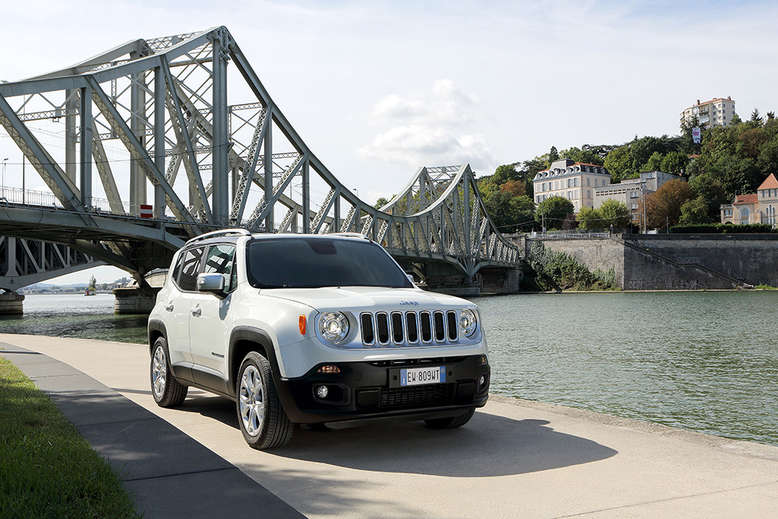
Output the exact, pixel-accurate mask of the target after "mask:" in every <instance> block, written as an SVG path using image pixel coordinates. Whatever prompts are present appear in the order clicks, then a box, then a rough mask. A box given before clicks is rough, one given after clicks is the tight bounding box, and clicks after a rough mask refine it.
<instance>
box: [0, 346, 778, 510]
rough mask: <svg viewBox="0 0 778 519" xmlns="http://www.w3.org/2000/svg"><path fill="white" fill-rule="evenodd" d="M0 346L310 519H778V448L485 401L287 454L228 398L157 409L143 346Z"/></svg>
mask: <svg viewBox="0 0 778 519" xmlns="http://www.w3.org/2000/svg"><path fill="white" fill-rule="evenodd" d="M0 342H5V343H8V344H11V345H13V346H14V347H16V346H20V347H24V348H29V349H32V350H35V351H40V352H42V353H45V354H46V355H49V356H51V357H53V358H55V359H58V360H60V361H63V362H65V363H67V364H69V365H71V366H73V367H74V368H76V369H78V370H81V371H83V372H84V373H85V374H87V375H88V376H91V377H94V378H95V379H97V380H98V381H100V382H101V383H102V384H105V385H106V386H108V387H110V388H112V389H113V390H115V391H117V392H119V393H120V394H122V395H124V396H125V397H127V398H128V399H130V400H132V401H133V402H135V403H136V404H138V405H139V406H141V407H144V408H145V409H147V410H148V411H150V412H151V413H154V414H155V415H157V416H159V417H161V418H164V419H165V420H166V421H168V422H169V423H170V424H172V425H174V426H175V427H177V428H178V429H180V430H181V431H183V432H185V433H186V434H187V435H189V436H190V437H192V438H194V439H195V440H197V441H198V442H200V443H201V444H202V445H204V446H205V447H207V448H208V449H210V450H212V451H213V452H215V453H216V454H218V455H219V456H221V457H222V458H224V459H225V460H227V461H228V462H229V463H232V464H233V465H235V466H237V467H238V468H239V469H240V470H241V471H242V472H243V473H244V474H246V475H248V476H249V477H250V478H252V479H253V480H254V481H256V482H258V483H259V484H261V485H262V486H263V487H265V488H267V489H268V490H269V491H271V492H272V493H273V494H275V495H277V496H278V497H280V498H281V499H283V500H284V501H285V502H287V503H288V504H290V505H291V506H292V507H294V508H295V509H296V510H298V511H299V512H301V513H303V514H305V515H306V516H308V517H312V518H325V517H326V518H330V517H332V518H334V517H345V518H362V517H398V518H413V519H417V518H418V517H425V518H426V517H433V518H434V517H440V518H450V517H452V518H458V517H461V518H473V517H479V518H481V517H483V518H499V517H505V518H513V517H619V518H621V517H706V518H707V517H778V447H773V446H767V445H761V444H757V443H750V442H738V441H731V440H726V439H723V438H717V437H713V436H706V435H701V434H696V433H691V432H685V431H680V430H677V429H671V428H667V427H662V426H658V425H653V424H648V423H644V422H637V421H633V420H625V419H619V418H614V417H610V416H606V415H600V414H596V413H590V412H586V411H580V410H575V409H570V408H566V407H561V406H552V405H547V404H538V403H533V402H528V401H523V400H516V399H506V398H499V397H493V398H492V399H491V400H490V402H489V404H488V405H487V406H486V407H485V408H484V409H482V410H481V411H479V412H478V413H476V415H475V417H474V418H473V420H472V421H471V422H470V423H469V424H468V425H467V426H465V427H464V428H462V429H459V430H454V431H431V430H428V429H425V428H424V427H422V426H421V425H419V424H418V423H395V424H371V425H364V426H360V427H347V428H340V429H338V430H334V431H328V432H315V431H305V430H303V431H298V432H297V434H296V436H295V439H294V440H293V441H292V443H291V444H290V445H289V446H288V447H287V448H285V449H282V450H278V451H272V452H258V451H254V450H252V449H250V448H249V447H248V446H246V445H245V443H244V442H243V438H242V436H241V433H240V431H239V430H238V429H237V421H236V418H235V412H234V406H233V404H232V403H230V402H229V401H227V400H225V399H223V398H219V397H215V396H211V395H209V394H207V393H204V392H202V391H198V390H193V391H190V397H189V398H188V399H187V400H186V402H185V403H184V405H183V406H182V407H181V408H179V409H162V408H159V407H157V406H156V404H155V403H154V401H153V399H152V397H151V394H150V392H149V388H148V362H149V355H148V349H147V347H146V346H145V345H132V344H122V343H113V342H105V341H94V340H79V339H56V338H47V337H36V336H17V335H0ZM109 441H110V440H109ZM106 446H108V442H106ZM170 467H171V468H173V469H174V470H176V471H185V470H186V469H180V468H179V467H177V466H175V464H174V463H171V466H170ZM187 495H188V497H189V498H192V497H194V496H195V495H198V494H194V493H187ZM202 495H205V496H206V498H213V499H215V498H216V497H217V496H218V493H217V492H212V493H210V494H202ZM219 515H220V516H222V515H223V514H219ZM264 517H273V515H272V514H265V515H264Z"/></svg>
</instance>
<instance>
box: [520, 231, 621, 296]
mask: <svg viewBox="0 0 778 519" xmlns="http://www.w3.org/2000/svg"><path fill="white" fill-rule="evenodd" d="M524 274H525V279H524V282H525V286H526V288H530V289H537V290H614V289H617V288H618V286H617V285H616V273H615V272H614V271H613V269H611V270H608V271H607V272H603V271H601V270H595V271H594V272H591V271H590V270H589V269H588V268H587V267H586V266H585V265H583V264H581V263H579V262H578V260H576V259H575V258H574V257H573V256H571V255H569V254H565V253H564V252H555V251H551V250H548V249H546V248H545V247H544V246H543V244H542V243H539V242H533V243H532V246H531V248H530V253H529V256H528V257H527V268H526V269H525V271H524Z"/></svg>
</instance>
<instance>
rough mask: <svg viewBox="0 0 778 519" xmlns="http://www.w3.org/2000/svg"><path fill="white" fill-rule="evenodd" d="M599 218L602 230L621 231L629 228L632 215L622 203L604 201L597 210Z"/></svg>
mask: <svg viewBox="0 0 778 519" xmlns="http://www.w3.org/2000/svg"><path fill="white" fill-rule="evenodd" d="M599 213H600V218H601V219H602V221H603V224H604V226H603V227H604V228H607V229H611V228H612V229H613V230H614V231H623V230H624V229H626V228H627V226H629V223H630V221H631V220H632V214H631V213H630V212H629V209H628V208H627V206H626V205H625V204H624V203H623V202H619V201H618V200H606V201H605V202H603V203H602V205H601V206H600V209H599Z"/></svg>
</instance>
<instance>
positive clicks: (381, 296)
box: [261, 287, 475, 310]
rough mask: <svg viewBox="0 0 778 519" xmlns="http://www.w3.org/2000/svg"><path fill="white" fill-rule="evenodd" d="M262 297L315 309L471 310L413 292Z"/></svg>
mask: <svg viewBox="0 0 778 519" xmlns="http://www.w3.org/2000/svg"><path fill="white" fill-rule="evenodd" d="M261 293H262V295H263V296H269V297H278V298H280V299H286V300H289V301H295V302H298V303H302V304H305V305H308V306H310V307H312V308H316V309H327V310H330V309H340V310H347V309H361V310H364V309H375V310H412V309H419V310H421V309H425V308H449V307H459V308H462V307H474V306H475V305H473V303H471V302H470V301H466V300H464V299H460V298H458V297H454V296H449V295H446V294H438V293H435V292H426V291H424V290H419V289H417V288H384V287H322V288H272V289H267V288H265V289H262V290H261Z"/></svg>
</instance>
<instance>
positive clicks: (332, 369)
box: [316, 364, 340, 375]
mask: <svg viewBox="0 0 778 519" xmlns="http://www.w3.org/2000/svg"><path fill="white" fill-rule="evenodd" d="M316 371H318V372H319V373H328V374H331V375H333V374H338V373H340V368H339V367H337V366H335V365H333V364H327V365H324V366H322V367H320V368H319V369H318V370H316Z"/></svg>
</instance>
